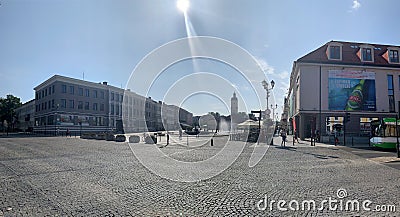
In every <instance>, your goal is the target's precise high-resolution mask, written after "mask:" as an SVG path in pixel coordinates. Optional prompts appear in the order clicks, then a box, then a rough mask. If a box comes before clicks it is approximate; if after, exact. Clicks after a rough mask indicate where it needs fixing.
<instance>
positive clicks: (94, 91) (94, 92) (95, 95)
mask: <svg viewBox="0 0 400 217" xmlns="http://www.w3.org/2000/svg"><path fill="white" fill-rule="evenodd" d="M93 98H97V90H93Z"/></svg>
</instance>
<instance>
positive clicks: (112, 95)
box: [111, 92, 114, 100]
mask: <svg viewBox="0 0 400 217" xmlns="http://www.w3.org/2000/svg"><path fill="white" fill-rule="evenodd" d="M111 100H114V93H113V92H111Z"/></svg>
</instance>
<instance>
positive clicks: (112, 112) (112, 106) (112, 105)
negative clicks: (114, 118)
mask: <svg viewBox="0 0 400 217" xmlns="http://www.w3.org/2000/svg"><path fill="white" fill-rule="evenodd" d="M110 107H111V111H110V113H111V114H112V115H113V114H114V104H111V106H110Z"/></svg>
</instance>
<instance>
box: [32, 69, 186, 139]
mask: <svg viewBox="0 0 400 217" xmlns="http://www.w3.org/2000/svg"><path fill="white" fill-rule="evenodd" d="M34 90H35V100H34V102H33V104H34V105H35V107H34V119H32V120H34V121H33V126H34V131H36V132H46V133H50V134H52V133H56V132H59V131H61V132H64V131H66V130H67V129H68V130H69V131H71V132H78V131H79V132H105V131H117V132H124V131H125V132H143V131H158V130H164V125H163V123H162V115H161V107H167V108H170V109H167V111H169V112H170V111H174V113H173V120H169V119H171V116H170V115H169V113H167V115H166V116H165V118H164V119H165V120H166V123H168V124H170V123H171V122H173V123H172V124H170V125H169V126H171V130H177V129H178V127H179V124H181V125H182V124H187V125H191V124H192V113H190V112H188V111H186V110H185V109H182V108H179V107H177V106H174V105H166V104H164V103H162V102H157V101H155V100H152V99H151V98H150V97H148V98H146V97H144V96H140V95H138V94H136V93H134V92H132V91H130V90H124V89H121V88H118V87H114V86H111V85H108V83H107V82H102V83H95V82H89V81H84V80H79V79H75V78H69V77H65V76H60V75H54V76H53V77H51V78H49V79H48V80H46V81H44V82H43V83H41V84H39V85H38V86H36V87H35V88H34ZM162 105H163V106H162ZM175 113H176V114H175ZM174 121H175V122H174ZM176 122H179V124H177V123H176ZM172 126H173V127H172Z"/></svg>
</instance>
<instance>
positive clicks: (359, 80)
mask: <svg viewBox="0 0 400 217" xmlns="http://www.w3.org/2000/svg"><path fill="white" fill-rule="evenodd" d="M328 73H329V78H328V81H329V84H328V85H329V95H328V97H329V110H346V111H376V96H375V72H362V71H346V70H329V71H328Z"/></svg>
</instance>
